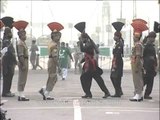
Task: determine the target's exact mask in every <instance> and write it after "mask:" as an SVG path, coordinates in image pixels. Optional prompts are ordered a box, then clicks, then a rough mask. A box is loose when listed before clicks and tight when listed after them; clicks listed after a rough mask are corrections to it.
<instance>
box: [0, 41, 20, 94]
mask: <svg viewBox="0 0 160 120" xmlns="http://www.w3.org/2000/svg"><path fill="white" fill-rule="evenodd" d="M4 47H8V51H7V52H6V53H5V55H4V56H3V58H2V66H3V67H2V68H3V92H2V96H5V95H6V94H8V93H10V92H11V91H10V89H11V84H12V78H13V75H14V70H15V65H16V64H17V61H16V57H15V49H14V47H13V45H12V43H11V41H7V40H4V41H3V47H2V49H3V48H4Z"/></svg>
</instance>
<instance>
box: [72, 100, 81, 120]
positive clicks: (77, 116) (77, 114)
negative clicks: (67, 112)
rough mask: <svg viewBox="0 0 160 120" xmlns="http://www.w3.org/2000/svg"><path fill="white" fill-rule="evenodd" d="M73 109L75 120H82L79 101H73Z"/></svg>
mask: <svg viewBox="0 0 160 120" xmlns="http://www.w3.org/2000/svg"><path fill="white" fill-rule="evenodd" d="M73 107H74V120H82V114H81V107H80V104H79V100H73Z"/></svg>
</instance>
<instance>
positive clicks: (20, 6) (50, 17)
mask: <svg viewBox="0 0 160 120" xmlns="http://www.w3.org/2000/svg"><path fill="white" fill-rule="evenodd" d="M102 2H103V1H36V0H33V1H32V2H31V1H15V0H14V1H8V6H7V9H6V12H5V13H4V14H1V17H3V16H12V17H14V20H15V21H16V20H20V19H21V20H26V21H28V22H30V21H31V19H32V23H44V29H45V30H44V31H43V32H44V34H50V30H49V29H48V27H47V25H46V24H47V23H49V22H53V21H57V22H60V23H62V24H63V25H64V27H65V28H66V29H67V30H68V29H69V28H68V23H73V25H74V24H76V23H78V22H81V21H86V23H87V31H88V32H89V33H90V34H92V33H94V32H95V27H96V26H101V25H102V24H101V23H102ZM109 3H110V8H111V9H110V22H114V21H116V19H117V18H119V17H120V10H121V9H120V8H121V1H118V0H117V1H110V2H109ZM31 5H32V11H31ZM136 8H137V9H136V15H137V18H142V19H145V20H146V21H148V22H149V25H150V29H151V30H153V28H152V26H153V22H154V21H159V5H158V1H156V0H148V1H137V2H136ZM31 14H32V16H31ZM122 18H125V19H126V24H129V25H130V23H131V21H132V19H133V1H127V0H126V1H122ZM106 24H107V23H106ZM30 28H31V27H30V25H29V26H28V28H27V29H28V30H29V29H30ZM32 32H33V34H35V36H36V37H38V36H39V35H40V34H41V32H42V30H39V31H37V30H36V31H34V28H33V30H32ZM62 32H63V33H64V35H65V36H67V34H68V33H67V31H66V30H63V31H62ZM72 32H73V34H76V35H75V36H73V38H74V37H77V34H78V32H77V31H76V30H75V29H73V31H72ZM69 37H70V36H69Z"/></svg>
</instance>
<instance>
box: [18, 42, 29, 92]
mask: <svg viewBox="0 0 160 120" xmlns="http://www.w3.org/2000/svg"><path fill="white" fill-rule="evenodd" d="M17 54H18V57H21V56H22V57H23V58H24V61H20V60H19V65H18V67H19V77H18V91H24V87H25V85H26V81H27V75H28V47H27V45H26V43H25V42H23V41H22V40H20V41H19V42H18V44H17ZM22 64H23V66H22Z"/></svg>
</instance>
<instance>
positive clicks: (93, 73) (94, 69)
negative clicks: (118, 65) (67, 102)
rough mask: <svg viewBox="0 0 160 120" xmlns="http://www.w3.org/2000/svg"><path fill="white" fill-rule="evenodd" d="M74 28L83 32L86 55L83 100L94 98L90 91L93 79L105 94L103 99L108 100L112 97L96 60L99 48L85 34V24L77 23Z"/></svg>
mask: <svg viewBox="0 0 160 120" xmlns="http://www.w3.org/2000/svg"><path fill="white" fill-rule="evenodd" d="M74 27H75V28H76V29H77V30H78V31H80V32H81V36H80V39H79V42H80V49H81V51H82V52H84V53H85V55H84V58H83V59H82V61H81V63H83V62H84V65H83V68H82V74H81V76H80V80H81V85H82V88H83V91H84V92H85V95H84V96H82V98H92V93H91V91H90V88H91V82H92V78H94V79H95V80H96V82H97V84H98V85H99V87H100V88H101V90H102V91H103V92H104V96H103V98H107V97H108V96H110V93H109V91H108V89H107V87H106V86H105V83H104V81H103V78H102V77H101V75H102V72H100V70H101V69H100V68H99V67H98V65H97V62H96V60H95V59H94V50H95V51H96V52H98V50H97V47H96V45H95V43H94V41H93V40H92V39H91V38H90V37H89V36H88V34H87V33H85V22H80V23H77V24H76V25H75V26H74Z"/></svg>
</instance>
